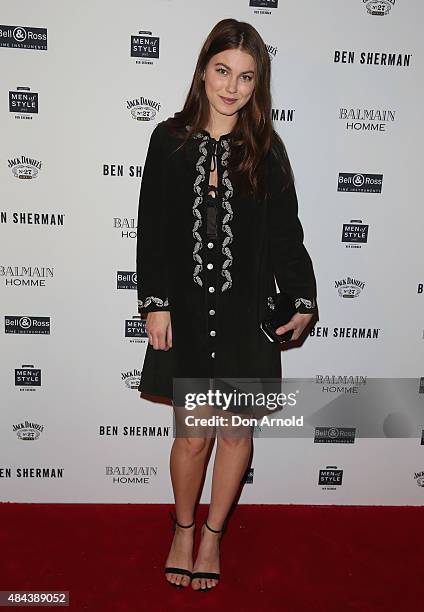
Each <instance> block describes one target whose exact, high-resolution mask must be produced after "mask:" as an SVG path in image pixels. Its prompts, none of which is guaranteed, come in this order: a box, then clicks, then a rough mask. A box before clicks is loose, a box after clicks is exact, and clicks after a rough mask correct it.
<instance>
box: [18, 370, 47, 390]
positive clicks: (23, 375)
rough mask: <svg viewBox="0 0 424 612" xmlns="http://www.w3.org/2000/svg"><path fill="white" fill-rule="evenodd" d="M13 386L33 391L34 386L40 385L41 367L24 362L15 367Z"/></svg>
mask: <svg viewBox="0 0 424 612" xmlns="http://www.w3.org/2000/svg"><path fill="white" fill-rule="evenodd" d="M15 387H20V390H21V391H35V389H34V387H41V369H40V368H35V367H34V366H33V365H26V364H23V365H22V366H21V367H20V368H15Z"/></svg>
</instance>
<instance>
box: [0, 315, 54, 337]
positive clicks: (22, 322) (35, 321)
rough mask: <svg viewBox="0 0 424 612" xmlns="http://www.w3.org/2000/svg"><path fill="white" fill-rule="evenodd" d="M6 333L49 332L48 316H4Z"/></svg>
mask: <svg viewBox="0 0 424 612" xmlns="http://www.w3.org/2000/svg"><path fill="white" fill-rule="evenodd" d="M4 331H5V333H6V334H50V317H20V316H13V315H6V316H5V317H4Z"/></svg>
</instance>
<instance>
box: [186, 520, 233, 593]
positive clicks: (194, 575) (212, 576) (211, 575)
mask: <svg viewBox="0 0 424 612" xmlns="http://www.w3.org/2000/svg"><path fill="white" fill-rule="evenodd" d="M203 524H204V525H205V527H207V529H209V531H212V532H213V533H224V531H225V528H226V526H227V521H226V520H225V521H224V524H223V526H222V529H212V527H209V525H208V522H207V520H206V519H205V520H204V521H203ZM221 537H222V536H221ZM219 577H220V573H218V572H192V574H191V579H192V580H194V579H195V578H210V579H212V580H219ZM214 588H215V587H208V586H207V587H206V588H204V589H202V588H200V589H195V590H197V591H202V592H203V593H206V592H207V591H210V590H211V589H214Z"/></svg>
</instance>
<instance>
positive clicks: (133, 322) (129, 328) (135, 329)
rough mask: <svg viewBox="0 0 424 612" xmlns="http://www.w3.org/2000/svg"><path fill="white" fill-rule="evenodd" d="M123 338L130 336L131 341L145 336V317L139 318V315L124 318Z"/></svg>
mask: <svg viewBox="0 0 424 612" xmlns="http://www.w3.org/2000/svg"><path fill="white" fill-rule="evenodd" d="M125 338H130V339H131V341H139V340H140V339H145V338H147V332H146V319H141V318H140V315H138V316H136V317H133V318H132V319H125Z"/></svg>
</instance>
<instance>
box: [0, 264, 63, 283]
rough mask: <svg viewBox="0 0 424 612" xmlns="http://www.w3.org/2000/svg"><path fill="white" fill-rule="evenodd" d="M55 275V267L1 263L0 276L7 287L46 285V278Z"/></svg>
mask: <svg viewBox="0 0 424 612" xmlns="http://www.w3.org/2000/svg"><path fill="white" fill-rule="evenodd" d="M53 275H54V268H45V267H43V266H7V265H6V266H1V265H0V277H3V278H4V284H5V286H6V287H46V279H47V278H53Z"/></svg>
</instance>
